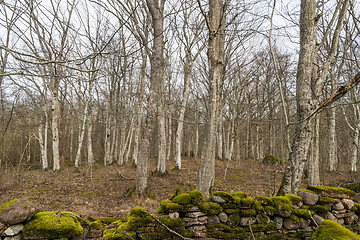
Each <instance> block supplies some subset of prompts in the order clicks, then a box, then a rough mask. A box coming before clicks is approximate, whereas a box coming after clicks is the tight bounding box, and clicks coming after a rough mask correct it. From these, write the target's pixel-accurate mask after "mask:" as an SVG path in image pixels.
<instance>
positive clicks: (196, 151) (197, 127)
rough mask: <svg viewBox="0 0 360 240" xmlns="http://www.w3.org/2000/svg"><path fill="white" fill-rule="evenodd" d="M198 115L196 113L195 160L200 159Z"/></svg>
mask: <svg viewBox="0 0 360 240" xmlns="http://www.w3.org/2000/svg"><path fill="white" fill-rule="evenodd" d="M198 121H199V120H198V114H196V113H195V139H194V158H198V157H199V123H198Z"/></svg>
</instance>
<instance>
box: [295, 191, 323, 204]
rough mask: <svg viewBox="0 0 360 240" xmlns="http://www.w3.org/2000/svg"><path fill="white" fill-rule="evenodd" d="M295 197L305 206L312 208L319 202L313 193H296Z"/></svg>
mask: <svg viewBox="0 0 360 240" xmlns="http://www.w3.org/2000/svg"><path fill="white" fill-rule="evenodd" d="M297 195H298V196H299V197H301V198H302V199H303V202H304V204H305V205H310V206H313V205H315V204H316V203H317V201H318V200H319V196H318V195H317V194H314V193H310V192H304V191H298V192H297Z"/></svg>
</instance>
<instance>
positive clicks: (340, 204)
mask: <svg viewBox="0 0 360 240" xmlns="http://www.w3.org/2000/svg"><path fill="white" fill-rule="evenodd" d="M332 209H334V210H343V209H345V207H344V205H343V204H342V203H341V202H337V203H335V204H334V205H333V206H332Z"/></svg>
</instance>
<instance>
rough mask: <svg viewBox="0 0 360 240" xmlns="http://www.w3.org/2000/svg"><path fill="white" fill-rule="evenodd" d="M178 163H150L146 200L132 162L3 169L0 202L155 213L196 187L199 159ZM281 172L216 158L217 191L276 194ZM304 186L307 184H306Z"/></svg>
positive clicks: (96, 213)
mask: <svg viewBox="0 0 360 240" xmlns="http://www.w3.org/2000/svg"><path fill="white" fill-rule="evenodd" d="M174 166H175V162H174V161H168V166H167V169H169V173H168V174H167V175H165V176H159V175H158V174H156V173H154V171H155V169H156V162H155V161H154V162H152V163H151V168H150V170H151V173H150V176H149V178H148V185H149V190H150V192H151V194H153V195H154V196H155V199H147V200H139V199H136V197H135V196H132V197H127V196H126V195H127V193H128V191H129V190H130V189H131V188H132V187H134V185H135V171H136V169H135V168H134V167H132V164H130V163H127V164H125V165H124V166H117V165H111V166H106V167H103V166H100V165H96V166H95V167H94V168H93V170H92V171H90V170H89V169H87V168H86V167H80V168H78V169H75V168H74V167H68V168H64V169H63V170H61V171H59V172H53V171H51V170H49V171H42V170H22V171H21V174H15V173H14V172H10V171H8V172H7V173H4V171H3V170H1V173H2V174H1V176H0V205H1V204H2V203H5V202H7V201H9V200H12V199H15V198H24V197H28V198H31V199H32V200H33V201H34V202H35V203H37V204H38V205H39V206H40V208H42V209H49V210H67V211H73V212H76V213H78V214H80V215H81V216H83V217H89V216H93V217H100V216H101V217H105V216H116V217H124V216H126V214H127V213H128V212H129V210H130V209H132V208H133V207H135V206H142V207H144V208H146V209H148V211H150V212H153V213H156V211H157V209H158V207H159V206H160V201H161V200H162V199H168V198H169V197H170V196H171V194H172V193H173V192H174V191H175V189H176V188H177V187H179V188H180V189H182V191H187V190H190V189H194V188H195V186H196V173H197V169H198V166H199V159H194V158H185V159H184V160H183V162H182V170H181V171H178V170H173V171H171V169H173V168H174ZM227 167H228V168H227ZM325 168H326V167H325V166H324V167H322V169H325ZM348 168H349V166H348V165H347V166H346V165H344V166H339V170H338V171H337V172H333V173H331V172H328V171H326V170H322V171H321V181H322V184H324V185H331V186H339V185H340V184H342V183H349V182H355V181H356V180H357V181H359V179H360V174H350V173H349V172H348V170H347V169H348ZM225 169H226V175H225ZM345 169H346V170H345ZM283 171H284V166H281V165H266V164H263V163H262V161H261V160H247V161H241V162H240V163H236V162H230V163H229V164H228V163H227V162H226V161H220V160H217V161H216V180H215V186H214V189H213V190H214V191H216V190H222V191H227V192H234V191H242V192H245V193H246V194H248V195H251V196H256V195H264V196H273V195H275V194H276V192H277V190H278V188H279V185H280V182H281V177H282V174H283ZM305 186H306V185H305V183H304V184H303V187H305Z"/></svg>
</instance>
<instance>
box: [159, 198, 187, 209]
mask: <svg viewBox="0 0 360 240" xmlns="http://www.w3.org/2000/svg"><path fill="white" fill-rule="evenodd" d="M160 207H161V208H162V210H163V211H164V212H181V211H182V210H183V209H184V206H182V205H180V204H177V203H174V202H172V201H171V200H168V199H166V200H162V201H161V202H160Z"/></svg>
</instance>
